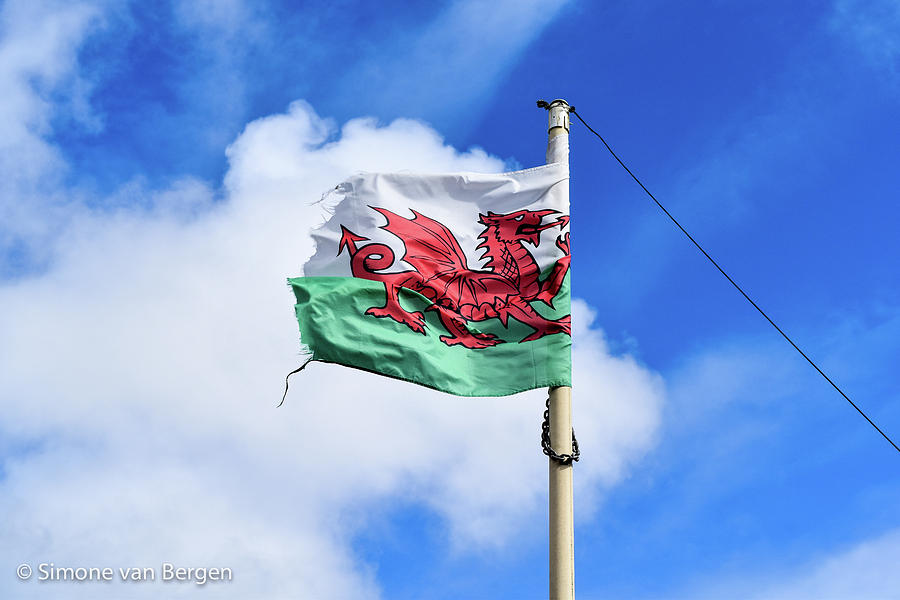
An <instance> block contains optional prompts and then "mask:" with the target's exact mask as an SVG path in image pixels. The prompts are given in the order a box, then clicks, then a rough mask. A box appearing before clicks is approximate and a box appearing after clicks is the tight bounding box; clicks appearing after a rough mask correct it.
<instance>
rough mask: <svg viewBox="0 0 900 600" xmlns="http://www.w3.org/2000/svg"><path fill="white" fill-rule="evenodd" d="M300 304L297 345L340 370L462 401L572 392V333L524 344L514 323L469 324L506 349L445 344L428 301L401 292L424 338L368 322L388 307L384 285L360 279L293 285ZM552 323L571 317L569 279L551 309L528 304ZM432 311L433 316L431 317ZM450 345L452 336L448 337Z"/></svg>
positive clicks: (526, 330)
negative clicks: (418, 316) (559, 389)
mask: <svg viewBox="0 0 900 600" xmlns="http://www.w3.org/2000/svg"><path fill="white" fill-rule="evenodd" d="M288 283H289V284H290V285H291V288H292V289H293V291H294V295H295V296H296V299H297V303H296V305H295V312H296V315H297V320H298V322H299V324H300V337H301V341H302V343H303V344H305V345H306V346H307V348H308V349H309V351H310V352H311V354H312V360H316V361H321V362H329V363H336V364H340V365H345V366H348V367H354V368H357V369H362V370H364V371H370V372H373V373H379V374H381V375H385V376H387V377H393V378H395V379H402V380H404V381H411V382H413V383H417V384H420V385H424V386H427V387H430V388H433V389H436V390H440V391H442V392H447V393H450V394H455V395H458V396H506V395H509V394H515V393H518V392H522V391H525V390H531V389H535V388H543V387H552V386H569V385H571V372H572V365H571V362H572V361H571V343H572V339H571V337H570V336H569V335H568V333H553V334H548V335H544V336H543V337H539V338H537V339H532V340H529V341H524V342H523V341H521V340H523V339H525V338H527V337H529V336H530V335H532V334H533V333H534V331H535V330H534V329H533V328H532V327H529V326H528V325H526V324H524V323H522V322H520V321H518V320H516V319H515V318H513V317H510V318H509V319H508V321H507V323H506V325H504V324H503V323H501V322H500V320H499V319H497V318H489V319H485V320H469V321H467V322H466V324H465V327H466V328H467V329H468V331H469V332H471V333H473V334H487V335H490V336H494V338H495V339H497V340H502V341H503V343H498V344H496V345H493V346H490V347H486V348H466V347H464V346H463V345H459V344H457V345H448V344H447V343H445V342H444V341H441V337H442V336H448V333H449V332H448V330H447V328H446V327H445V325H444V324H443V323H442V322H441V319H440V317H439V315H438V311H436V310H434V308H436V307H434V306H433V303H432V302H431V301H430V300H428V299H427V298H426V297H425V296H422V295H421V294H419V293H417V292H415V291H412V290H410V289H407V288H399V290H398V291H399V293H398V299H399V303H400V306H401V307H402V308H403V309H404V310H405V311H406V312H408V313H417V312H418V313H422V315H423V317H424V330H425V331H424V334H423V333H417V332H415V331H413V330H412V329H410V327H408V326H407V325H404V324H401V323H398V322H397V321H394V320H392V319H391V318H390V317H375V316H372V315H371V314H366V311H368V310H369V309H372V308H373V307H383V306H385V302H386V290H385V285H384V284H383V283H380V282H377V281H371V280H368V279H362V278H357V277H297V278H292V279H288ZM529 305H530V306H531V308H533V309H534V311H536V312H537V313H539V314H540V316H541V317H543V318H545V319H547V320H557V319H565V318H566V317H568V315H569V314H570V312H571V311H570V302H569V277H568V275H567V276H566V278H565V281H564V283H563V285H562V286H561V288H560V290H559V293H558V294H557V295H556V297H555V298H554V300H553V307H552V308H551V307H550V306H548V305H546V304H545V303H543V302H540V301H533V302H531V303H529ZM429 308H431V309H432V310H429ZM451 337H452V336H451Z"/></svg>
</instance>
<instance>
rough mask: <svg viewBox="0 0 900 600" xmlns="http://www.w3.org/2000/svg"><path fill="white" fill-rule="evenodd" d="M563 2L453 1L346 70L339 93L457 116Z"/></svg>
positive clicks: (487, 89)
mask: <svg viewBox="0 0 900 600" xmlns="http://www.w3.org/2000/svg"><path fill="white" fill-rule="evenodd" d="M567 3H568V0H498V1H494V2H479V1H477V0H456V1H455V2H452V3H450V4H449V5H448V6H447V8H446V9H444V10H443V11H441V13H440V14H438V15H437V17H435V18H434V19H433V20H432V21H431V22H429V23H427V24H424V25H423V26H422V27H421V28H412V29H411V30H410V32H409V34H407V35H401V36H398V37H397V38H396V39H394V40H392V41H390V42H389V43H388V44H385V45H384V46H383V49H382V50H381V51H379V52H376V53H374V54H372V55H370V56H368V60H366V61H362V62H360V63H359V64H358V65H357V66H356V67H355V68H353V69H351V70H350V71H349V72H348V74H347V76H346V77H345V80H344V86H343V89H342V92H343V93H342V94H341V95H345V94H346V95H347V96H348V97H355V96H356V95H358V94H360V93H365V94H366V95H367V96H368V95H369V90H378V94H377V95H376V96H375V97H374V98H369V101H370V102H373V103H375V104H376V105H377V106H378V107H379V108H381V109H387V107H389V106H393V107H398V108H399V109H400V110H401V112H402V111H403V110H404V108H405V107H411V109H412V110H419V109H420V108H421V107H427V110H428V113H427V114H429V115H431V118H432V119H437V118H445V117H448V116H450V115H459V106H461V105H471V104H472V103H474V102H479V101H480V102H482V103H483V102H486V101H487V100H488V99H489V98H490V97H491V95H492V94H493V92H494V89H495V88H496V86H497V85H499V84H500V82H502V74H503V73H504V72H506V71H507V70H508V69H509V68H510V67H511V65H513V64H514V60H515V58H516V57H518V56H519V54H520V53H521V52H522V50H523V49H524V48H526V47H527V46H528V44H529V43H531V41H532V40H534V39H535V38H536V37H537V36H538V35H539V34H540V33H541V31H543V30H544V28H545V27H547V26H548V25H549V24H550V23H552V22H553V21H554V19H555V18H557V17H558V16H559V13H560V12H561V10H562V9H563V8H564V7H565V6H566V4H567ZM560 60H565V56H563V55H562V54H561V55H560ZM483 112H484V110H483V108H479V109H478V110H477V111H476V113H477V115H476V116H477V118H476V119H475V120H474V121H473V120H472V119H465V118H464V119H463V122H462V125H463V126H465V125H467V124H468V125H469V126H472V125H473V124H474V123H477V122H478V119H480V117H481V115H482V113H483ZM466 114H468V113H466Z"/></svg>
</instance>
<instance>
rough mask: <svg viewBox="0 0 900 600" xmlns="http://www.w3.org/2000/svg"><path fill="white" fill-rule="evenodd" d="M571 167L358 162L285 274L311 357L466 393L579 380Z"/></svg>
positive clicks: (504, 391) (507, 390) (503, 391)
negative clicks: (359, 167) (304, 252)
mask: <svg viewBox="0 0 900 600" xmlns="http://www.w3.org/2000/svg"><path fill="white" fill-rule="evenodd" d="M568 179H569V172H568V167H567V165H565V164H561V163H553V164H548V165H545V166H540V167H536V168H533V169H527V170H524V171H515V172H512V173H501V174H490V175H489V174H480V173H454V174H443V175H419V174H400V173H391V174H373V173H362V174H358V175H355V176H353V177H351V178H350V179H348V180H347V181H345V182H343V183H341V184H340V185H338V186H337V187H336V188H335V189H334V190H333V192H332V193H330V194H329V195H328V196H327V197H326V200H327V201H331V203H332V204H331V210H330V211H329V212H331V216H330V218H329V219H328V220H327V221H326V222H325V223H324V224H323V225H322V226H321V227H320V228H318V229H317V230H315V231H314V232H313V237H314V239H315V242H316V251H315V254H314V255H313V256H312V258H310V259H309V261H308V262H307V263H306V264H305V265H304V267H303V277H297V278H292V279H289V280H288V282H289V284H290V285H291V287H292V289H293V291H294V295H295V296H296V299H297V304H296V305H295V310H296V314H297V320H298V321H299V323H300V339H301V342H302V343H303V344H304V345H305V346H306V349H307V351H308V352H309V353H311V358H312V360H316V361H322V362H330V363H337V364H341V365H346V366H349V367H354V368H357V369H363V370H365V371H371V372H373V373H379V374H381V375H386V376H388V377H394V378H396V379H403V380H406V381H411V382H414V383H418V384H420V385H424V386H427V387H430V388H434V389H436V390H441V391H443V392H448V393H450V394H456V395H459V396H505V395H508V394H515V393H517V392H521V391H525V390H530V389H534V388H542V387H549V386H568V385H571V326H570V297H569V197H568V183H569V182H568Z"/></svg>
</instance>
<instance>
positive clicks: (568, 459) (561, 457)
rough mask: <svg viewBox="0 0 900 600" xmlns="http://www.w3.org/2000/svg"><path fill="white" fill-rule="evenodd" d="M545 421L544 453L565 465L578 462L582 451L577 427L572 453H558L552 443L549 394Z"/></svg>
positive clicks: (543, 433) (543, 424)
mask: <svg viewBox="0 0 900 600" xmlns="http://www.w3.org/2000/svg"><path fill="white" fill-rule="evenodd" d="M544 406H546V407H547V408H546V410H545V411H544V422H543V423H542V424H541V450H543V452H544V454H546V455H547V456H549V457H550V458H552V459H553V460H555V461H556V462H558V463H560V464H563V465H570V464H572V462H573V461H575V462H578V459H579V458H580V457H581V451H580V450H579V449H578V440H576V439H575V428H574V427H573V428H572V454H558V453H557V452H556V451H555V450H554V449H553V446H551V445H550V396H547V402H546V403H545V404H544Z"/></svg>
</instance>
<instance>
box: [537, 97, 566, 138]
mask: <svg viewBox="0 0 900 600" xmlns="http://www.w3.org/2000/svg"><path fill="white" fill-rule="evenodd" d="M537 105H538V108H543V109H546V110H547V111H549V112H550V122H549V125H548V127H547V131H548V132H551V131H553V130H554V129H555V128H557V127H562V128H563V129H564V130H565V132H566V133H568V132H569V113H570V112H572V111H573V110H575V107H573V106H569V103H568V102H566V101H565V100H562V99H556V100H554V101H553V102H550V103H548V102H546V101H544V100H538V101H537Z"/></svg>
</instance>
